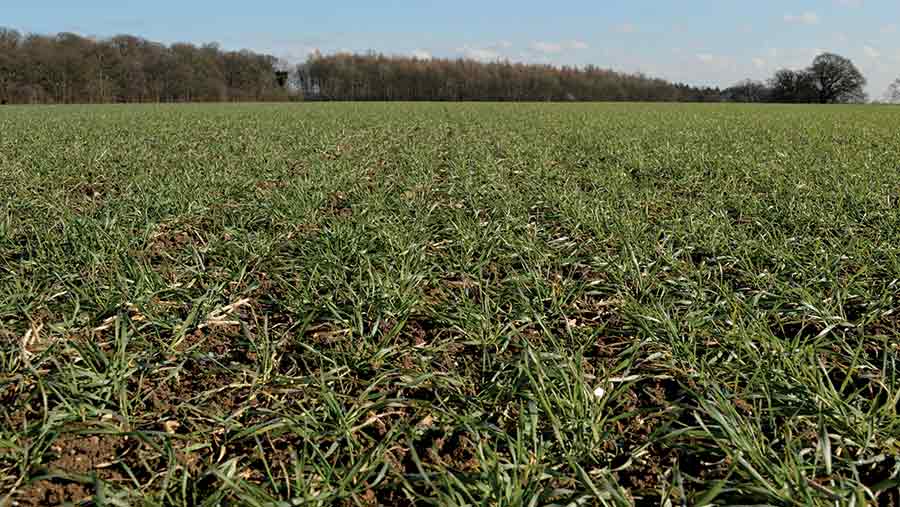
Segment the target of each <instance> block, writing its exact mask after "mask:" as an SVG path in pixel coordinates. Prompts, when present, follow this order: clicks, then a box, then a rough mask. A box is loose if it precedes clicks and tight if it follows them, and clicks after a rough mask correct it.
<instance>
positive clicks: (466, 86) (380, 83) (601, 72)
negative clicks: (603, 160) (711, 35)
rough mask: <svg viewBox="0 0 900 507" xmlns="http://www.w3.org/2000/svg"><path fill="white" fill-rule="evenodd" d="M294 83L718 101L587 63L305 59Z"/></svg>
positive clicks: (367, 91) (484, 96) (375, 93)
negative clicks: (554, 64) (571, 64)
mask: <svg viewBox="0 0 900 507" xmlns="http://www.w3.org/2000/svg"><path fill="white" fill-rule="evenodd" d="M295 76H296V80H297V81H296V86H297V87H298V88H299V89H301V90H302V91H303V94H304V97H306V98H307V99H320V100H434V101H457V100H490V101H617V100H633V101H670V102H675V101H697V102H702V101H707V102H709V101H718V100H719V99H720V96H721V92H720V90H718V89H716V88H698V87H693V86H688V85H684V84H674V83H670V82H668V81H665V80H662V79H654V78H650V77H647V76H644V75H642V74H623V73H618V72H614V71H612V70H607V69H602V68H599V67H596V66H593V65H588V66H586V67H555V66H551V65H535V64H524V63H511V62H499V61H498V62H489V63H482V62H477V61H472V60H463V59H441V58H433V59H432V58H429V59H419V58H413V57H402V56H385V55H380V54H374V53H373V54H365V55H360V54H334V55H328V56H322V55H313V56H312V57H311V58H310V59H309V61H308V62H306V63H304V64H302V65H299V66H298V68H297V70H296V73H295Z"/></svg>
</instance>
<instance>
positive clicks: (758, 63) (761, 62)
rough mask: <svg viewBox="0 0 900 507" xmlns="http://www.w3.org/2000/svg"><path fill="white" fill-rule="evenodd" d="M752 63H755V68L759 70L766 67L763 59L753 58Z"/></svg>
mask: <svg viewBox="0 0 900 507" xmlns="http://www.w3.org/2000/svg"><path fill="white" fill-rule="evenodd" d="M751 61H752V62H753V66H754V67H756V68H757V69H763V68H765V66H766V61H765V60H763V59H762V58H753V59H752V60H751Z"/></svg>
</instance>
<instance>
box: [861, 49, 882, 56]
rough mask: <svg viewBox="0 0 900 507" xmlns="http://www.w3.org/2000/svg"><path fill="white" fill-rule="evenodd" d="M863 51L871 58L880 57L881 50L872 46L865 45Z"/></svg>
mask: <svg viewBox="0 0 900 507" xmlns="http://www.w3.org/2000/svg"><path fill="white" fill-rule="evenodd" d="M863 53H865V54H866V56H868V57H869V58H880V57H881V52H880V51H878V50H877V49H875V48H873V47H872V46H863Z"/></svg>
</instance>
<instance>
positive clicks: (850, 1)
mask: <svg viewBox="0 0 900 507" xmlns="http://www.w3.org/2000/svg"><path fill="white" fill-rule="evenodd" d="M863 2H864V0H837V3H838V5H843V6H844V7H862V6H863Z"/></svg>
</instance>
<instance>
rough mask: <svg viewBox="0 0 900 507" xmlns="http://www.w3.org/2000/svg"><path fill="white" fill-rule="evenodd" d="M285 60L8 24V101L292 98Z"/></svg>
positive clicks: (0, 38) (1, 61)
mask: <svg viewBox="0 0 900 507" xmlns="http://www.w3.org/2000/svg"><path fill="white" fill-rule="evenodd" d="M276 66H277V59H276V58H274V57H272V56H269V55H261V54H257V53H253V52H251V51H223V50H221V49H220V48H219V46H218V45H216V44H204V45H201V46H196V45H193V44H186V43H177V44H172V45H170V46H166V45H164V44H160V43H156V42H152V41H148V40H145V39H142V38H139V37H135V36H131V35H119V36H115V37H112V38H109V39H103V40H96V39H93V38H87V37H82V36H79V35H76V34H73V33H60V34H56V35H38V34H27V35H23V34H20V33H19V32H17V31H15V30H12V29H4V28H0V101H2V102H3V103H25V104H29V103H104V102H175V101H196V102H208V101H216V102H218V101H230V100H241V101H243V100H248V101H249V100H252V101H260V100H285V99H287V98H289V96H288V91H287V90H286V88H285V87H284V86H280V83H279V82H278V77H279V74H278V73H277V70H276Z"/></svg>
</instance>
